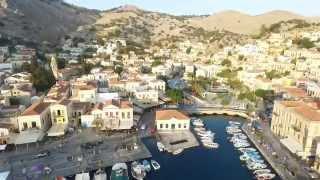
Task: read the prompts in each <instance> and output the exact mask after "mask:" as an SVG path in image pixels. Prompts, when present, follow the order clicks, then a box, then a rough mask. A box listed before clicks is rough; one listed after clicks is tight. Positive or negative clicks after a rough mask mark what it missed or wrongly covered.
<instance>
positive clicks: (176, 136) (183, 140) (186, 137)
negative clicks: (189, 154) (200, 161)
mask: <svg viewBox="0 0 320 180" xmlns="http://www.w3.org/2000/svg"><path fill="white" fill-rule="evenodd" d="M158 137H159V139H160V141H161V143H162V144H163V145H164V146H165V149H166V151H168V152H169V153H172V152H174V151H176V150H178V149H187V148H192V147H196V146H199V142H198V141H197V139H196V137H195V136H194V135H193V133H192V132H191V131H190V130H188V131H175V132H171V131H167V132H160V133H159V136H158ZM175 142H177V143H175ZM178 142H179V143H178Z"/></svg>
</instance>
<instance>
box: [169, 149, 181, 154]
mask: <svg viewBox="0 0 320 180" xmlns="http://www.w3.org/2000/svg"><path fill="white" fill-rule="evenodd" d="M182 152H183V149H177V150H175V151H173V152H172V154H173V155H178V154H180V153H182Z"/></svg>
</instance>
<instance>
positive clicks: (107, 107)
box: [81, 99, 133, 130]
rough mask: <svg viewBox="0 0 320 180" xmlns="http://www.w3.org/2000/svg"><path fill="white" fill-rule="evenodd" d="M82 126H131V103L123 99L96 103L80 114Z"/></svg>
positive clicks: (125, 127) (122, 128)
mask: <svg viewBox="0 0 320 180" xmlns="http://www.w3.org/2000/svg"><path fill="white" fill-rule="evenodd" d="M81 125H82V126H83V127H100V128H101V129H111V130H125V129H131V128H132V127H133V105H132V103H131V102H129V101H125V100H116V99H113V100H110V101H106V102H104V103H98V104H96V105H95V107H94V108H92V109H91V110H89V111H88V112H87V113H86V114H84V115H82V116H81Z"/></svg>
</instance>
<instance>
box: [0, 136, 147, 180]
mask: <svg viewBox="0 0 320 180" xmlns="http://www.w3.org/2000/svg"><path fill="white" fill-rule="evenodd" d="M64 141H65V144H64V145H63V146H62V147H58V146H53V145H52V144H57V142H54V143H52V144H47V145H43V146H41V149H47V150H49V151H50V156H48V157H44V158H40V159H35V158H34V155H36V154H37V153H38V151H36V150H35V149H31V152H25V153H21V152H9V153H2V154H0V162H2V164H0V170H11V176H12V177H13V178H12V180H20V179H23V180H25V179H26V177H29V178H31V179H32V180H38V179H39V180H40V179H41V180H44V179H45V176H44V173H43V171H42V170H43V168H44V167H49V168H50V169H52V170H53V171H52V172H51V174H50V177H52V176H58V175H62V176H68V175H72V174H76V173H79V172H82V171H89V170H94V169H98V168H100V167H108V166H112V165H113V164H115V163H117V162H127V161H132V160H137V159H143V158H148V157H150V156H151V154H150V152H149V151H148V149H147V148H146V147H145V146H144V145H143V144H142V142H141V141H140V140H139V138H137V135H135V134H129V135H124V134H116V135H114V136H104V135H101V136H100V135H98V134H96V133H94V132H90V131H87V132H83V133H81V134H78V135H77V136H71V137H69V138H67V139H65V140H64ZM98 141H100V143H97V145H96V146H94V147H92V148H83V147H81V144H84V143H86V142H98ZM135 143H136V144H137V145H138V149H131V150H128V149H127V148H128V147H133V145H134V144H135ZM38 169H41V170H38Z"/></svg>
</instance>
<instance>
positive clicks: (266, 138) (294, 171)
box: [244, 123, 310, 180]
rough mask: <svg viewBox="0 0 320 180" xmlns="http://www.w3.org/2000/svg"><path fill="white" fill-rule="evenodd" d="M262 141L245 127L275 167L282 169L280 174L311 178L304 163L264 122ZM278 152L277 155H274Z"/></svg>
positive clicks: (286, 179) (293, 178)
mask: <svg viewBox="0 0 320 180" xmlns="http://www.w3.org/2000/svg"><path fill="white" fill-rule="evenodd" d="M261 127H262V138H261V139H262V142H260V143H259V138H258V137H257V136H256V135H255V134H253V133H252V132H251V131H250V130H249V128H248V127H247V125H245V126H244V129H246V131H247V132H248V135H249V136H250V137H251V138H253V140H254V141H255V142H256V144H257V145H258V146H259V148H260V149H261V150H262V151H263V153H264V154H265V155H266V156H267V158H268V159H269V160H270V161H272V162H270V163H271V164H273V166H275V167H274V168H275V169H278V171H280V173H279V175H280V176H282V178H283V179H284V180H308V179H310V177H309V175H308V172H307V171H306V170H305V169H304V165H303V164H301V163H300V162H299V161H298V160H296V159H295V157H293V156H292V155H291V154H290V152H289V151H288V150H287V149H286V148H284V147H283V146H282V145H281V142H280V141H279V139H278V138H277V137H275V136H274V135H273V133H272V132H271V130H270V128H269V126H267V125H265V124H262V123H261ZM273 152H276V154H277V156H274V155H272V153H273Z"/></svg>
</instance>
